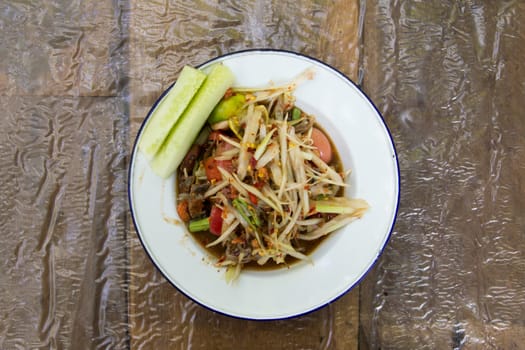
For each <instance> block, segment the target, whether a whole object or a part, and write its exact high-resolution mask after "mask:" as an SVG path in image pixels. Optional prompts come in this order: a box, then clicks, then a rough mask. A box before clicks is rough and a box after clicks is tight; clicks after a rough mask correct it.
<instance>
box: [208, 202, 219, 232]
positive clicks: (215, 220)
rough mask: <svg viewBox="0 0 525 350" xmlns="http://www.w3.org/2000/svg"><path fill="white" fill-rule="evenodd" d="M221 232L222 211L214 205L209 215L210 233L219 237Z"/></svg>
mask: <svg viewBox="0 0 525 350" xmlns="http://www.w3.org/2000/svg"><path fill="white" fill-rule="evenodd" d="M221 231H222V209H221V208H219V207H218V206H216V205H214V206H213V207H212V208H211V213H210V232H211V233H212V234H214V235H216V236H220V235H221Z"/></svg>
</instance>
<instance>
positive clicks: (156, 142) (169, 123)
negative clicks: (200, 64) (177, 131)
mask: <svg viewBox="0 0 525 350" xmlns="http://www.w3.org/2000/svg"><path fill="white" fill-rule="evenodd" d="M205 79H206V74H204V73H203V72H201V71H200V70H198V69H195V68H192V67H189V66H185V67H184V68H183V69H182V71H181V73H180V75H179V78H178V79H177V81H176V83H175V84H174V85H173V87H172V88H171V89H170V91H169V92H168V93H167V94H166V95H165V96H164V98H163V99H162V101H160V103H159V105H158V106H157V107H156V108H155V110H154V111H153V114H152V116H151V118H150V120H149V122H148V124H147V125H146V129H145V130H144V134H143V135H142V137H141V138H140V143H139V149H140V150H141V151H142V153H144V155H145V156H146V158H147V159H148V160H151V159H152V158H153V157H154V156H155V154H156V153H157V152H158V150H159V149H160V147H161V146H162V143H163V142H164V140H165V139H166V137H167V136H168V134H169V132H170V130H171V129H172V128H173V126H174V125H175V124H176V123H177V120H178V119H179V118H180V116H181V115H182V114H183V113H184V110H185V109H186V107H188V105H189V104H190V102H191V100H192V98H193V97H194V96H195V94H196V93H197V91H198V90H199V87H200V86H201V85H202V83H203V82H204V80H205Z"/></svg>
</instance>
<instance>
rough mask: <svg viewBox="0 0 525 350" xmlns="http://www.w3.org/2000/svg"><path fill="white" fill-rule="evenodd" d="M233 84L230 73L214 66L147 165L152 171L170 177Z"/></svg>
mask: <svg viewBox="0 0 525 350" xmlns="http://www.w3.org/2000/svg"><path fill="white" fill-rule="evenodd" d="M233 81H234V75H233V73H232V71H231V70H230V69H229V68H228V67H226V66H225V65H223V64H216V65H215V66H214V67H213V68H212V70H211V72H210V73H209V75H208V77H207V78H206V80H205V81H204V83H203V84H202V86H201V88H200V89H199V91H198V92H197V94H196V95H195V97H194V98H193V100H192V101H191V102H190V104H189V106H188V108H187V109H186V111H184V114H183V115H182V117H181V118H180V119H179V121H178V122H177V124H176V125H175V127H174V128H173V129H172V130H171V132H170V134H169V135H168V138H167V139H166V141H165V142H164V144H163V145H162V146H161V148H160V150H159V152H158V153H157V155H156V156H155V158H153V161H152V162H151V168H152V169H153V171H154V172H155V173H156V174H157V175H159V176H161V177H163V178H167V177H168V176H170V175H171V174H172V173H173V172H174V171H175V170H176V169H177V167H178V166H179V164H180V163H181V162H182V159H183V158H184V156H185V155H186V153H187V152H188V150H189V149H190V147H191V145H192V144H193V141H194V140H195V138H196V137H197V134H198V133H199V131H200V130H201V128H202V127H203V125H204V124H205V123H206V120H207V119H208V116H209V115H210V113H211V111H212V110H213V108H214V107H215V106H216V105H217V103H219V101H220V100H221V99H222V97H223V96H224V93H225V92H226V90H228V88H230V87H231V85H232V84H233Z"/></svg>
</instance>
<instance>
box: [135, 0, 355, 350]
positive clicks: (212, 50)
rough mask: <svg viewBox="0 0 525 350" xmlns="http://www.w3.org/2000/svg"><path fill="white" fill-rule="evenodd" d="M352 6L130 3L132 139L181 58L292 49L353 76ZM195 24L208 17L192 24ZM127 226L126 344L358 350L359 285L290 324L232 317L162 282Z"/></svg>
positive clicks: (186, 61)
mask: <svg viewBox="0 0 525 350" xmlns="http://www.w3.org/2000/svg"><path fill="white" fill-rule="evenodd" d="M357 10H358V1H357V0H352V1H303V2H302V3H300V4H299V3H298V2H296V1H272V2H262V1H246V2H242V4H236V3H234V2H229V1H199V2H195V3H193V2H192V4H189V3H185V2H181V3H179V4H177V5H173V4H167V3H163V2H155V3H148V4H147V6H146V5H145V4H144V3H142V2H140V1H134V2H132V15H131V18H132V22H131V25H130V28H131V29H130V31H131V38H130V57H131V60H130V94H131V99H130V101H131V104H130V109H131V110H130V113H131V117H130V121H131V139H133V138H134V136H135V135H136V132H137V130H138V128H139V126H140V123H141V122H142V120H143V119H144V117H145V115H146V113H147V111H148V109H149V107H150V106H151V105H152V103H153V102H154V101H155V99H156V98H157V96H158V95H159V94H160V93H161V92H162V90H163V89H164V88H166V87H167V86H168V85H169V84H170V83H171V82H173V80H174V79H176V77H177V75H178V72H179V71H180V69H181V68H182V66H183V65H184V64H189V65H197V64H199V63H201V62H203V61H205V60H206V59H209V58H211V57H213V56H215V55H217V54H221V53H226V52H231V51H236V50H240V49H247V48H255V47H272V48H276V49H287V50H294V51H299V52H302V53H305V54H308V55H311V56H314V57H317V58H319V59H321V60H324V61H326V62H327V63H329V64H331V65H332V66H334V67H335V68H337V69H339V70H340V71H342V72H344V73H345V74H347V75H349V76H350V77H351V78H353V79H354V78H355V77H356V76H357V67H358V65H357V63H358V50H357V49H358V38H357V33H358V29H357V18H358V13H357ZM196 20H200V21H203V20H206V21H207V23H206V24H205V25H203V24H202V23H201V24H199V25H197V24H196V23H193V22H195V21H196ZM152 23H153V25H152ZM204 28H206V30H203V29H204ZM210 33H211V34H210ZM190 36H191V39H190ZM130 222H131V221H130ZM130 230H131V234H130V238H131V239H130V247H129V249H130V250H129V258H130V266H131V268H130V275H129V279H130V288H129V322H130V340H131V348H132V349H157V348H159V349H160V348H177V349H186V348H189V347H191V348H192V349H243V348H245V349H248V348H249V349H270V348H271V349H296V348H300V349H357V346H358V343H357V331H358V322H359V289H358V288H355V289H354V290H352V291H351V292H349V293H347V294H346V295H344V296H343V297H341V298H340V299H338V300H337V301H335V302H334V303H332V304H331V305H329V306H327V307H324V308H322V309H320V310H318V311H315V312H313V313H310V314H308V315H305V316H302V317H298V318H294V319H290V320H283V321H272V322H257V321H246V320H238V319H233V318H230V317H227V316H223V315H219V314H216V313H214V312H212V311H209V310H207V309H205V308H203V307H201V306H199V305H197V304H196V303H194V302H193V301H191V300H189V299H188V298H187V297H185V296H184V295H182V294H180V293H179V292H178V291H177V290H176V289H175V288H173V287H172V286H171V285H170V284H169V283H168V282H166V281H165V280H164V278H163V277H162V276H161V275H160V273H159V272H158V271H157V270H156V269H155V267H154V266H153V264H152V263H151V262H150V261H149V258H148V257H147V256H146V254H145V253H144V250H143V249H142V246H141V245H140V243H139V242H138V239H137V238H136V233H135V231H134V228H133V227H131V228H130Z"/></svg>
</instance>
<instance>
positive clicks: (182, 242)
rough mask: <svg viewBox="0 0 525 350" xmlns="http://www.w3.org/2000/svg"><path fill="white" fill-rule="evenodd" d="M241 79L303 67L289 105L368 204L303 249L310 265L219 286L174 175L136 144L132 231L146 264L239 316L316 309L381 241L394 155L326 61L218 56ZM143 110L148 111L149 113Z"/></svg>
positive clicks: (366, 262) (363, 266) (392, 206)
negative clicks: (187, 222)
mask: <svg viewBox="0 0 525 350" xmlns="http://www.w3.org/2000/svg"><path fill="white" fill-rule="evenodd" d="M216 62H222V63H223V64H225V65H227V66H228V67H229V68H231V70H232V71H233V72H234V74H235V76H236V81H235V85H236V86H243V87H261V86H268V85H269V84H270V83H273V84H276V85H280V84H281V83H286V82H289V81H290V80H292V79H293V78H294V77H296V76H297V75H298V74H300V73H301V72H303V71H304V70H305V69H307V68H313V69H314V71H315V75H314V78H313V79H312V80H308V81H305V82H303V83H302V84H301V85H299V87H298V88H297V90H296V91H295V96H296V101H297V105H298V106H299V107H300V108H302V109H303V110H304V111H306V112H307V113H309V114H312V115H314V116H315V117H316V118H317V122H318V123H319V124H320V125H321V126H322V127H323V128H324V129H325V131H327V132H328V133H329V134H330V136H331V138H332V140H333V142H334V143H335V145H336V146H337V149H338V151H339V154H340V156H341V158H342V161H343V165H344V167H345V169H348V168H351V169H352V173H351V175H350V177H349V178H348V179H347V181H348V182H349V183H350V187H349V189H348V190H347V195H350V196H352V197H358V198H363V199H365V200H366V201H368V203H369V204H370V209H369V210H368V211H367V212H366V214H365V215H364V216H363V218H362V219H359V220H356V221H354V222H353V223H351V224H350V225H348V226H347V227H345V228H343V229H341V230H339V231H337V232H335V233H333V234H332V235H331V236H329V237H328V238H327V239H325V240H324V241H323V242H322V243H321V244H320V246H319V247H318V248H317V249H316V250H314V252H313V253H312V254H311V258H312V260H313V264H310V263H303V262H301V263H296V264H293V265H292V266H291V267H290V268H286V267H285V268H281V269H276V270H249V271H243V272H242V273H241V276H240V278H239V279H238V280H237V281H236V282H235V283H233V284H228V283H226V281H225V278H224V271H223V270H220V269H218V268H217V267H215V266H214V265H213V260H214V259H213V258H212V257H211V256H209V255H208V254H207V252H206V251H205V250H204V249H203V248H202V247H201V246H200V245H199V244H198V243H197V242H196V241H194V239H193V238H192V237H191V236H190V234H189V233H188V232H187V230H186V228H185V226H184V225H183V224H182V223H181V222H180V221H179V220H178V216H177V213H176V209H175V208H176V202H175V178H174V176H172V177H171V178H169V179H167V180H162V179H160V178H159V177H157V176H156V175H155V174H154V173H153V172H152V171H151V169H150V168H149V165H148V163H147V162H146V160H145V158H144V157H143V156H142V154H141V153H140V152H138V151H137V143H138V139H140V137H141V133H142V130H143V129H144V128H143V127H144V125H145V124H146V123H147V122H148V119H149V115H148V118H146V120H145V121H144V124H143V127H142V128H141V131H140V132H139V134H138V137H137V140H136V141H135V146H134V148H133V153H132V157H131V164H130V173H129V200H130V206H131V212H132V217H133V221H134V223H135V227H136V229H137V232H138V235H139V238H140V240H141V242H142V244H143V246H144V249H145V250H146V252H147V254H148V255H149V256H150V258H151V260H152V261H153V263H154V264H155V266H156V267H157V268H158V269H159V270H160V271H161V272H162V274H163V275H164V276H165V277H166V279H168V281H170V282H171V283H172V284H173V285H174V286H175V287H176V288H177V289H179V290H180V291H181V292H182V293H184V294H185V295H186V296H188V297H189V298H191V299H193V300H194V301H196V302H197V303H199V304H201V305H203V306H205V307H207V308H209V309H211V310H214V311H217V312H220V313H223V314H226V315H230V316H234V317H241V318H247V319H257V320H268V319H282V318H288V317H293V316H297V315H301V314H304V313H307V312H310V311H313V310H316V309H318V308H320V307H322V306H324V305H326V304H328V303H330V302H332V301H334V300H335V299H337V298H338V297H340V296H341V295H343V294H344V293H346V292H347V291H348V290H350V289H351V288H352V287H353V286H355V285H356V284H357V283H358V282H359V281H360V280H361V278H363V276H364V275H365V274H366V273H367V272H368V271H369V269H370V268H371V267H372V265H373V264H374V262H375V261H376V260H377V258H378V256H379V255H380V253H381V252H382V250H383V249H384V247H385V245H386V243H387V241H388V239H389V237H390V234H391V231H392V228H393V225H394V221H395V217H396V213H397V207H398V201H399V172H398V163H397V156H396V152H395V148H394V144H393V141H392V138H391V136H390V133H389V131H388V129H387V127H386V125H385V123H384V121H383V119H382V117H381V115H380V114H379V112H378V111H377V109H376V108H375V107H374V105H373V104H372V103H371V101H370V100H369V99H368V98H367V96H366V95H365V94H364V93H363V92H361V91H360V90H359V88H357V87H356V85H354V84H353V83H352V82H351V81H350V80H349V79H348V78H346V77H345V76H344V75H343V74H341V73H340V72H338V71H337V70H335V69H333V68H331V67H329V66H328V65H326V64H324V63H322V62H320V61H318V60H315V59H312V58H309V57H306V56H303V55H299V54H296V53H291V52H285V51H273V50H254V51H243V52H237V53H233V54H229V55H225V56H221V57H219V58H216V59H214V60H212V61H209V62H207V63H205V64H204V65H203V66H202V67H201V68H204V67H206V66H209V65H211V64H213V63H216ZM150 113H151V112H150Z"/></svg>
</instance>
